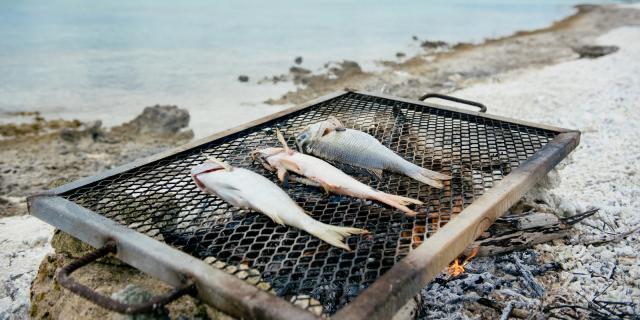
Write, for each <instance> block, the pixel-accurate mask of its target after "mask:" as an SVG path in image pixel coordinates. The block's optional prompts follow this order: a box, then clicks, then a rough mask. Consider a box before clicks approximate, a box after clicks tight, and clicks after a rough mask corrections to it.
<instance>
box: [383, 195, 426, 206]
mask: <svg viewBox="0 0 640 320" xmlns="http://www.w3.org/2000/svg"><path fill="white" fill-rule="evenodd" d="M387 195H388V196H389V197H391V198H392V199H393V200H395V201H396V202H397V203H399V204H401V205H404V206H406V205H408V204H417V205H422V204H424V202H422V201H420V200H418V199H413V198H407V197H403V196H398V195H395V194H389V193H387Z"/></svg>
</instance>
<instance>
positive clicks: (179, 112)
mask: <svg viewBox="0 0 640 320" xmlns="http://www.w3.org/2000/svg"><path fill="white" fill-rule="evenodd" d="M188 126H189V112H188V111H187V110H185V109H181V108H178V107H177V106H160V105H155V106H153V107H146V108H144V111H142V114H140V115H139V116H137V117H136V118H135V119H133V120H131V121H129V122H127V123H125V124H124V125H122V126H121V127H120V128H114V130H116V131H118V130H125V131H128V132H129V133H131V134H153V135H173V134H176V133H178V132H179V131H180V130H182V129H184V128H186V127H188Z"/></svg>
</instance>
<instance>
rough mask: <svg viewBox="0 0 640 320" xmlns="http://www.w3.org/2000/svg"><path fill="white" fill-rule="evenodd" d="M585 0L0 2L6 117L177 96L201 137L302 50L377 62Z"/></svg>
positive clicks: (130, 109)
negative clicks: (422, 43)
mask: <svg viewBox="0 0 640 320" xmlns="http://www.w3.org/2000/svg"><path fill="white" fill-rule="evenodd" d="M579 2H583V1H573V0H518V1H506V0H487V1H474V0H456V1H444V0H443V1H425V0H406V1H392V0H388V1H382V0H369V1H364V0H357V1H356V0H329V1H306V0H298V1H284V0H269V1H259V0H234V1H209V0H208V1H204V0H203V1H164V0H162V1H158V0H129V1H124V0H123V1H80V0H78V1H73V0H58V1H35V0H25V1H1V0H0V114H3V115H2V116H1V117H2V118H3V121H5V122H6V121H12V119H11V118H10V117H8V116H7V115H6V113H7V112H11V111H36V110H37V111H41V112H42V113H43V114H44V115H45V116H46V117H48V118H58V117H62V118H78V119H81V120H94V119H102V120H103V121H104V122H105V124H107V125H113V124H117V123H120V122H122V121H125V120H128V119H130V118H131V117H133V116H134V115H136V114H138V113H139V112H140V111H141V110H142V108H144V107H145V106H148V105H153V104H176V105H179V106H181V107H184V108H187V109H189V111H190V112H191V114H192V127H193V128H194V129H195V131H196V135H197V136H203V135H206V134H209V133H211V132H212V131H218V130H220V129H222V128H227V127H230V126H233V125H237V124H240V123H242V122H245V121H248V120H251V119H253V118H256V117H259V116H262V115H265V114H267V113H271V112H274V111H276V110H279V109H281V108H282V107H274V106H266V105H263V104H262V103H261V101H264V100H265V99H267V98H269V97H277V96H278V95H280V94H281V93H283V92H285V91H286V90H289V89H292V88H293V87H292V85H291V84H279V85H258V84H256V83H255V81H256V80H257V79H259V78H262V77H264V76H271V75H275V74H280V73H284V72H286V71H287V69H288V67H289V66H291V65H292V64H293V59H294V58H295V57H296V56H302V57H303V58H304V62H303V64H302V66H303V67H306V68H309V69H312V70H317V69H318V68H320V67H321V66H322V65H323V64H324V63H325V62H327V61H336V60H342V59H351V60H356V61H358V62H359V63H361V64H362V65H363V66H365V68H372V67H373V65H374V64H373V61H375V60H379V59H394V58H395V53H396V52H398V51H402V52H407V53H412V52H416V51H417V50H419V45H418V42H415V41H413V40H412V39H411V37H412V35H416V36H418V37H419V38H421V39H430V40H444V41H449V42H458V41H465V42H478V41H481V40H482V39H485V38H487V37H497V36H503V35H508V34H511V33H513V32H515V31H517V30H523V29H533V28H540V27H544V26H547V25H549V24H550V23H552V22H553V21H555V20H558V19H561V18H563V17H565V16H567V15H569V14H571V13H572V12H574V10H575V9H573V5H575V4H577V3H579ZM241 74H246V75H249V76H250V77H251V81H250V83H240V82H238V81H237V77H238V75H241Z"/></svg>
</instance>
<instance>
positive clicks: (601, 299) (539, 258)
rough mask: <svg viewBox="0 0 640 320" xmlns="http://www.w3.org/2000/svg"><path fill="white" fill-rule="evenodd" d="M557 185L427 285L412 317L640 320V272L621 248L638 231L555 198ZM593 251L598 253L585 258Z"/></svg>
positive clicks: (535, 195)
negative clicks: (638, 284)
mask: <svg viewBox="0 0 640 320" xmlns="http://www.w3.org/2000/svg"><path fill="white" fill-rule="evenodd" d="M558 180H559V178H558V176H557V173H556V172H555V171H552V172H551V173H550V175H549V176H547V178H546V179H544V180H543V181H542V182H541V183H540V184H539V185H538V186H536V187H535V188H534V189H532V190H531V191H530V192H529V193H528V194H527V195H525V197H523V199H522V200H521V201H520V202H519V203H518V204H516V205H515V206H514V207H512V208H511V209H510V210H509V212H508V213H507V214H506V215H505V216H504V217H503V218H500V219H498V220H497V221H496V223H495V224H494V225H493V226H491V227H490V228H489V229H488V230H487V232H485V234H483V235H482V236H481V237H480V238H479V239H478V240H477V241H476V242H475V243H474V244H472V245H471V246H470V247H469V248H468V249H467V250H466V252H465V253H464V254H463V255H462V256H460V257H459V258H458V259H456V260H455V261H453V263H452V264H451V265H450V266H449V268H448V269H447V270H446V271H445V272H442V273H441V274H440V275H439V276H438V277H436V278H435V279H434V280H433V281H432V282H431V283H430V284H429V285H427V286H426V287H425V288H424V289H423V290H422V291H421V293H420V295H419V296H417V297H415V298H414V301H411V302H410V303H409V304H407V306H405V309H407V308H409V309H410V310H411V311H410V312H409V314H411V317H413V318H416V319H640V305H639V304H638V301H637V298H638V297H635V298H634V295H633V292H634V290H637V288H633V287H634V282H633V281H629V275H631V276H633V274H634V272H637V269H638V266H637V265H635V266H634V265H633V261H632V260H629V259H625V257H626V255H627V253H626V251H625V248H626V247H627V246H625V245H624V243H622V244H621V243H620V242H625V241H634V239H636V238H634V237H635V234H637V232H636V231H638V230H637V229H636V230H627V231H620V230H619V228H615V227H614V226H612V223H610V222H607V220H606V218H604V217H606V215H601V214H600V212H599V210H598V209H597V208H587V209H585V208H580V207H579V206H577V205H576V204H575V203H570V201H569V200H566V199H562V198H561V197H559V196H557V195H555V194H553V193H552V192H551V191H550V190H549V188H553V187H554V186H555V185H557V183H558ZM594 234H595V235H594ZM587 247H588V248H589V250H588V251H587V250H586V248H587ZM594 247H595V248H597V249H598V250H594ZM566 248H572V249H570V250H565V249H566ZM575 248H583V250H578V252H576V249H575ZM611 248H614V249H613V250H612V249H611ZM589 251H595V252H598V253H597V254H581V253H585V252H589ZM610 251H612V252H610ZM607 252H608V254H605V253H607ZM576 265H577V266H581V267H582V268H578V270H577V271H576V268H575V267H576ZM567 279H568V280H569V281H567ZM567 282H569V283H571V286H570V287H569V288H567V287H565V285H563V284H566V283H567ZM576 292H577V294H575V293H576ZM403 310H404V309H403ZM405 311H406V310H405ZM404 318H406V317H404Z"/></svg>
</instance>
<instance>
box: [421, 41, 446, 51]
mask: <svg viewBox="0 0 640 320" xmlns="http://www.w3.org/2000/svg"><path fill="white" fill-rule="evenodd" d="M420 46H421V47H423V48H425V49H437V48H441V47H446V46H448V44H447V43H446V42H444V41H429V40H425V41H422V43H421V44H420Z"/></svg>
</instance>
